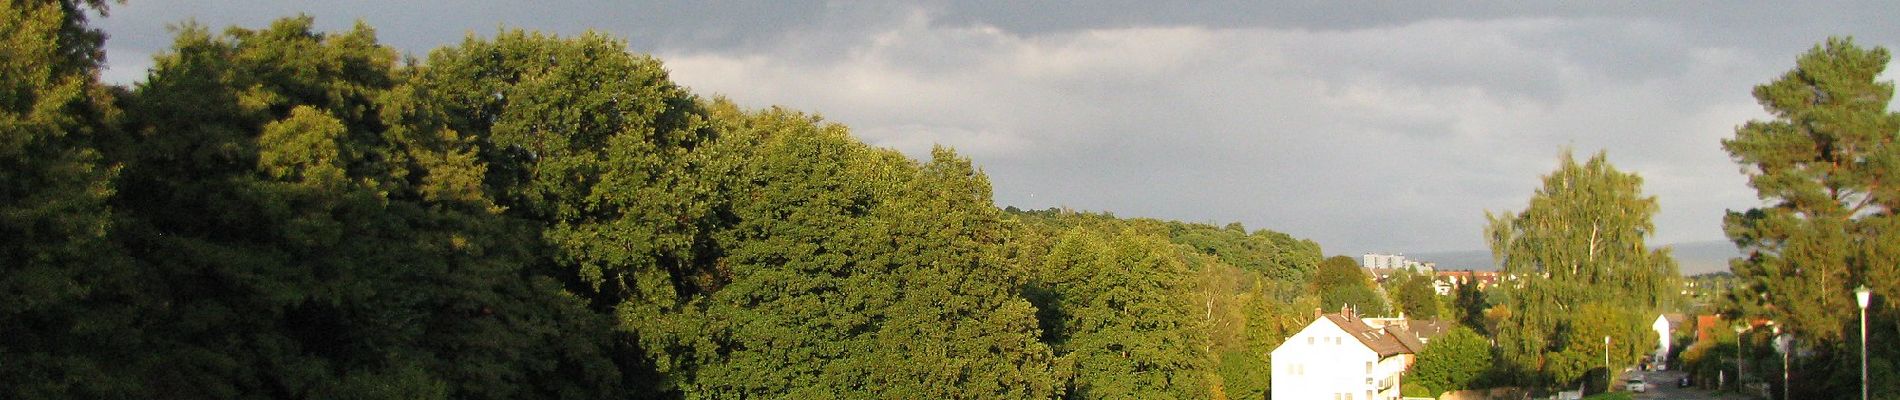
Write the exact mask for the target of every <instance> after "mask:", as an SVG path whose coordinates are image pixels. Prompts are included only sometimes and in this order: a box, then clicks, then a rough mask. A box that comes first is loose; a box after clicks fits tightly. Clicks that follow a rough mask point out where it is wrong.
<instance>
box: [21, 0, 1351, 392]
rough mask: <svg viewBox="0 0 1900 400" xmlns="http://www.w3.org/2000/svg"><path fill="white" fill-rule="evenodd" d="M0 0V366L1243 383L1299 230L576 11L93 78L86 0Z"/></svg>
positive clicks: (121, 378) (1269, 325)
mask: <svg viewBox="0 0 1900 400" xmlns="http://www.w3.org/2000/svg"><path fill="white" fill-rule="evenodd" d="M4 4H5V6H6V10H5V11H7V13H5V14H4V15H3V16H0V18H4V19H0V28H5V29H6V30H7V31H8V32H9V33H10V34H9V35H8V36H7V37H6V38H4V39H0V51H3V52H4V53H0V55H4V56H5V57H0V78H4V79H0V134H3V136H0V138H4V139H5V140H4V141H0V165H4V166H5V168H4V169H0V233H5V234H6V236H7V237H8V238H9V240H7V241H5V242H0V257H4V259H0V261H4V262H0V268H4V272H5V274H0V287H5V288H6V289H7V291H5V292H4V294H0V333H4V334H5V335H6V336H7V337H8V340H6V341H0V360H4V361H0V397H6V398H48V397H51V398H255V397H273V398H283V397H295V398H403V399H413V398H746V397H758V398H838V397H843V398H1077V399H1087V398H1181V399H1198V398H1225V397H1229V396H1233V397H1244V398H1259V397H1262V396H1264V395H1265V393H1266V392H1267V388H1268V385H1269V384H1270V382H1267V378H1268V374H1267V371H1269V369H1268V368H1269V367H1268V365H1267V363H1268V359H1267V354H1268V352H1269V351H1270V350H1271V349H1272V348H1273V346H1275V345H1277V344H1278V342H1279V341H1280V340H1281V339H1282V338H1284V337H1285V336H1286V335H1288V334H1290V333H1291V332H1293V331H1295V330H1297V329H1299V328H1301V327H1303V326H1304V325H1305V324H1306V323H1307V322H1309V320H1310V310H1311V309H1313V308H1315V307H1317V306H1318V301H1317V297H1316V296H1314V295H1310V294H1307V293H1308V292H1307V289H1306V288H1305V287H1304V285H1305V283H1306V282H1308V281H1309V280H1310V278H1311V276H1312V275H1313V271H1314V270H1315V268H1316V264H1317V263H1318V260H1319V258H1320V255H1319V254H1320V250H1319V246H1318V245H1317V244H1315V243H1313V242H1311V241H1306V240H1299V239H1295V238H1293V237H1292V236H1289V235H1286V234H1283V233H1278V232H1273V231H1267V230H1259V231H1254V232H1247V231H1246V230H1245V229H1243V228H1241V227H1240V226H1239V225H1238V224H1232V225H1229V226H1226V227H1215V226H1211V225H1204V224H1186V223H1179V222H1163V221H1152V220H1124V219H1118V218H1114V217H1112V216H1107V215H1099V214H1077V213H1070V212H1064V211H1053V210H1052V211H1041V212H1004V211H1001V210H998V209H996V208H995V207H994V206H993V205H992V202H991V197H990V189H989V184H988V181H987V178H985V177H984V175H983V173H982V172H981V171H980V170H978V169H977V168H976V167H975V166H974V165H972V164H971V163H970V161H969V160H967V159H964V158H962V157H960V156H958V155H957V154H956V153H955V152H954V151H951V150H948V149H937V150H936V151H934V152H933V153H932V155H931V157H930V160H928V161H924V162H919V161H916V160H912V159H910V158H907V157H905V156H904V155H902V154H899V153H897V152H895V151H891V150H886V149H879V148H874V147H871V146H868V145H865V144H863V143H861V142H859V141H857V140H856V139H854V138H852V136H851V135H850V133H849V131H848V130H847V129H846V128H845V127H843V126H839V125H835V124H828V123H825V122H823V121H822V120H820V119H818V118H816V117H812V116H808V115H804V114H800V113H797V112H793V111H787V110H780V109H768V110H756V111H753V110H742V109H739V108H738V107H736V106H734V105H732V104H730V103H728V102H725V101H722V100H707V99H702V98H699V97H697V96H695V95H693V94H691V93H689V92H687V91H686V90H685V89H684V88H682V87H680V86H678V85H675V84H673V83H672V82H671V81H670V80H669V79H668V78H667V76H666V72H665V70H664V68H662V67H661V65H660V63H659V62H658V61H657V60H654V59H651V58H648V57H645V56H641V55H637V54H632V53H628V52H627V51H626V50H625V47H626V46H625V44H624V43H622V42H620V41H618V40H615V39H612V38H609V37H606V36H603V35H599V34H594V33H587V34H582V35H580V36H576V37H571V38H561V37H554V36H548V35H543V34H538V33H531V32H520V31H504V32H501V33H500V34H498V35H496V36H495V37H493V38H489V39H483V38H473V37H471V38H469V39H467V40H466V41H464V42H463V43H461V44H460V45H458V46H453V47H447V48H443V49H438V50H436V51H434V52H432V53H430V54H429V55H428V56H427V57H426V59H423V60H403V59H402V58H401V56H399V54H398V53H397V52H396V51H395V50H393V49H391V48H389V47H386V46H384V45H382V44H380V43H379V42H378V41H377V39H376V36H375V33H374V31H373V30H371V29H370V28H369V27H367V26H362V25H360V24H359V25H358V26H357V27H355V28H354V29H351V30H348V31H345V32H339V33H322V32H315V31H313V30H312V28H311V26H312V21H311V19H310V18H308V17H298V18H289V19H283V20H280V21H277V22H275V23H273V24H272V25H270V26H269V27H267V28H263V29H258V30H250V29H241V28H232V29H229V30H226V31H224V32H222V33H215V34H214V33H213V32H211V31H210V30H208V29H206V28H204V27H200V26H197V25H192V24H187V25H184V26H182V27H180V28H179V29H178V33H177V37H176V39H175V41H174V44H173V47H172V48H171V49H170V50H168V51H166V52H164V53H163V54H160V55H159V56H158V57H157V59H156V60H155V67H154V68H153V69H152V70H151V73H150V74H149V76H147V77H146V79H145V80H144V81H143V82H142V83H140V84H138V85H136V86H135V87H131V88H114V87H107V86H103V85H100V84H99V83H98V82H97V81H96V78H95V76H96V73H97V68H98V61H97V60H98V59H99V58H100V57H102V56H103V54H102V53H101V52H100V51H99V50H98V49H99V48H100V47H101V46H100V43H101V42H100V41H101V40H102V39H101V38H102V36H101V35H99V34H98V33H97V32H96V31H92V30H89V29H88V28H86V25H85V21H84V19H83V18H82V15H83V14H79V13H77V10H79V9H81V8H83V7H95V8H96V7H99V6H100V5H99V4H97V3H94V2H88V3H83V4H81V3H56V4H45V5H36V4H22V3H17V2H7V3H4ZM1230 393H1231V395H1230Z"/></svg>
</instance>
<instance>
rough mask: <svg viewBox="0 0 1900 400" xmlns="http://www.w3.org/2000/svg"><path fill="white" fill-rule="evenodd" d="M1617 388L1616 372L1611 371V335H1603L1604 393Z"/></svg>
mask: <svg viewBox="0 0 1900 400" xmlns="http://www.w3.org/2000/svg"><path fill="white" fill-rule="evenodd" d="M1613 387H1616V372H1612V371H1610V335H1603V391H1604V392H1609V391H1610V388H1613Z"/></svg>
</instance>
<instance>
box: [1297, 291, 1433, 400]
mask: <svg viewBox="0 0 1900 400" xmlns="http://www.w3.org/2000/svg"><path fill="white" fill-rule="evenodd" d="M1315 314H1316V318H1314V320H1313V322H1312V323H1310V324H1307V325H1306V328H1304V329H1301V330H1300V332H1299V333H1297V334H1294V335H1293V336H1292V337H1289V338H1287V340H1286V342H1283V343H1281V344H1280V346H1279V347H1275V348H1274V349H1273V353H1272V359H1273V371H1272V375H1273V381H1274V382H1288V383H1292V382H1297V384H1276V385H1273V393H1272V394H1273V398H1275V399H1334V400H1397V399H1399V398H1400V394H1399V380H1400V377H1401V376H1402V375H1403V374H1404V373H1405V371H1406V369H1407V368H1409V367H1410V363H1411V362H1412V356H1413V355H1414V354H1417V353H1418V351H1419V350H1422V349H1423V348H1424V347H1425V344H1424V343H1423V342H1421V341H1419V340H1418V338H1417V337H1416V336H1414V335H1413V334H1412V333H1411V332H1409V331H1407V330H1406V329H1404V326H1405V324H1404V323H1400V322H1397V321H1375V322H1377V323H1379V324H1380V326H1378V327H1374V326H1373V325H1372V324H1368V323H1367V320H1365V319H1361V318H1360V317H1359V315H1358V314H1357V313H1356V312H1354V311H1352V310H1351V309H1341V310H1340V312H1338V313H1333V314H1318V313H1317V310H1316V312H1315ZM1398 321H1403V320H1398Z"/></svg>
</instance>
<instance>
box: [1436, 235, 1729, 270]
mask: <svg viewBox="0 0 1900 400" xmlns="http://www.w3.org/2000/svg"><path fill="white" fill-rule="evenodd" d="M1671 247H1673V248H1675V251H1674V252H1673V254H1674V255H1675V256H1676V266H1677V268H1678V270H1679V271H1680V272H1682V275H1684V276H1689V275H1698V274H1705V273H1710V272H1720V271H1727V270H1728V260H1729V259H1730V258H1735V257H1741V256H1742V253H1741V252H1740V251H1736V250H1735V246H1734V245H1733V244H1730V243H1729V242H1726V241H1719V240H1712V241H1705V242H1688V243H1677V244H1674V245H1671ZM1406 256H1407V257H1409V258H1413V259H1417V260H1421V261H1430V262H1434V263H1438V269H1441V270H1464V269H1469V270H1477V271H1493V270H1497V262H1496V261H1495V260H1492V259H1491V252H1489V251H1484V250H1470V251H1441V252H1429V253H1417V254H1407V255H1406Z"/></svg>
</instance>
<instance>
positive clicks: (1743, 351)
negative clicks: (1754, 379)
mask: <svg viewBox="0 0 1900 400" xmlns="http://www.w3.org/2000/svg"><path fill="white" fill-rule="evenodd" d="M1747 331H1748V325H1743V324H1735V391H1737V392H1740V391H1741V390H1742V384H1743V383H1746V382H1748V380H1747V379H1745V378H1743V377H1742V366H1744V365H1748V342H1747V341H1744V340H1742V332H1747Z"/></svg>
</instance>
